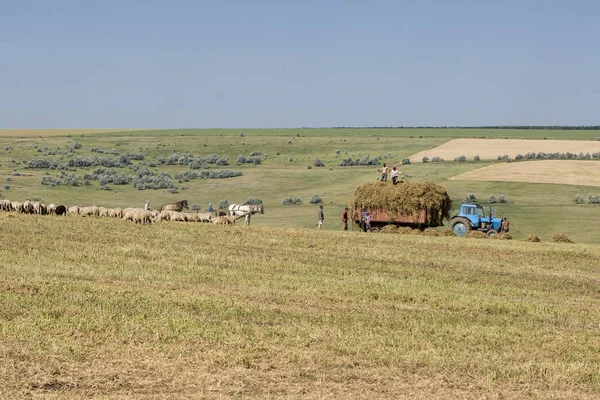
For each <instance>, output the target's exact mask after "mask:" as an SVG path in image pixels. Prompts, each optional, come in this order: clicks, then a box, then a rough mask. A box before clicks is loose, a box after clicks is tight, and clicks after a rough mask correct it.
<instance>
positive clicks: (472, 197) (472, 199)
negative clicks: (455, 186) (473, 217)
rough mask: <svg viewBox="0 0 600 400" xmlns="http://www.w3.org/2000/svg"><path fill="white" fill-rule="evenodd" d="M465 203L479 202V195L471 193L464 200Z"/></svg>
mask: <svg viewBox="0 0 600 400" xmlns="http://www.w3.org/2000/svg"><path fill="white" fill-rule="evenodd" d="M463 203H466V204H469V203H477V197H475V193H469V194H468V195H467V197H465V199H464V200H463Z"/></svg>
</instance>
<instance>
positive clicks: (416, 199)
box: [348, 181, 452, 231]
mask: <svg viewBox="0 0 600 400" xmlns="http://www.w3.org/2000/svg"><path fill="white" fill-rule="evenodd" d="M451 208H452V200H450V196H448V192H447V191H446V189H445V188H443V187H442V186H440V185H438V184H436V183H433V182H404V181H401V182H398V184H397V185H392V184H391V183H387V182H371V183H365V184H363V185H361V186H359V187H357V188H356V190H355V191H354V197H353V198H352V200H351V201H350V202H349V204H348V209H349V210H351V212H352V216H351V219H352V221H354V223H355V224H356V225H358V226H360V228H361V229H362V230H364V231H366V230H367V226H366V221H365V219H366V217H367V213H368V216H369V218H370V228H371V230H380V229H381V228H383V227H384V226H386V225H395V226H397V227H401V226H407V227H410V228H417V229H425V228H432V227H437V226H443V225H444V224H443V220H444V219H449V218H450V210H451Z"/></svg>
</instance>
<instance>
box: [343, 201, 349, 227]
mask: <svg viewBox="0 0 600 400" xmlns="http://www.w3.org/2000/svg"><path fill="white" fill-rule="evenodd" d="M342 222H343V223H344V230H345V231H347V230H348V207H346V208H344V212H343V213H342Z"/></svg>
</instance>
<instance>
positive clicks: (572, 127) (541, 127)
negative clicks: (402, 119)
mask: <svg viewBox="0 0 600 400" xmlns="http://www.w3.org/2000/svg"><path fill="white" fill-rule="evenodd" d="M302 129H315V128H310V127H302ZM318 129H535V130H547V131H575V130H577V131H598V130H600V125H585V126H584V125H581V126H576V125H490V126H485V125H484V126H328V127H321V128H318Z"/></svg>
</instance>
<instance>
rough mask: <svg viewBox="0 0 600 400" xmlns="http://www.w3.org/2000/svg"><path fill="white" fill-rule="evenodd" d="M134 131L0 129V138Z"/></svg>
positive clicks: (125, 130)
mask: <svg viewBox="0 0 600 400" xmlns="http://www.w3.org/2000/svg"><path fill="white" fill-rule="evenodd" d="M135 130H136V129H111V128H107V129H0V138H1V137H4V138H40V137H51V136H65V135H84V134H91V133H104V132H131V131H135Z"/></svg>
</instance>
